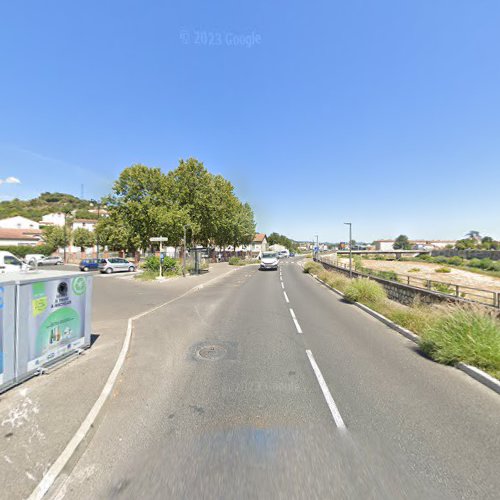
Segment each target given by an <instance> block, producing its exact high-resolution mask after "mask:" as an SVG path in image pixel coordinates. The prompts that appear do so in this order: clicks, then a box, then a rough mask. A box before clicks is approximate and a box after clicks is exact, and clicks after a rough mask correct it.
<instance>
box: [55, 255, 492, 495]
mask: <svg viewBox="0 0 500 500" xmlns="http://www.w3.org/2000/svg"><path fill="white" fill-rule="evenodd" d="M499 415H500V398H499V397H498V395H497V394H495V393H493V392H492V391H491V390H489V389H487V388H484V387H483V386H481V385H480V384H478V383H477V382H475V381H473V380H471V379H469V378H468V377H467V376H466V375H465V374H463V373H462V372H459V371H458V370H455V369H453V368H450V367H445V366H441V365H438V364H435V363H433V362H432V361H430V360H428V359H426V358H424V357H423V356H421V355H420V354H419V353H418V351H417V350H416V348H415V346H414V344H412V343H411V342H409V341H408V340H406V339H404V338H403V337H401V336H399V335H398V334H397V333H395V332H394V331H392V330H390V329H389V328H388V327H386V326H385V325H383V324H381V323H380V322H378V321H377V320H375V319H374V318H372V317H371V316H369V315H367V314H366V313H364V312H363V311H361V310H359V309H358V308H356V307H354V306H352V305H349V304H346V303H344V302H343V301H342V300H341V299H340V298H339V297H337V296H336V295H335V294H333V293H332V292H331V291H329V290H328V289H326V288H325V287H323V286H321V285H320V284H318V283H317V282H315V281H314V280H312V279H311V278H310V277H309V276H307V275H305V274H303V273H302V271H301V268H300V267H299V265H297V264H296V262H295V261H294V260H292V259H287V260H285V261H282V264H281V272H279V271H278V272H273V271H267V272H260V271H258V270H257V268H256V267H255V266H249V267H246V268H242V269H240V270H238V271H236V272H234V273H232V274H230V275H229V276H228V277H226V278H225V279H224V280H221V281H219V282H217V283H215V284H212V285H207V286H206V287H205V288H203V289H202V290H200V291H199V292H196V293H195V294H191V295H188V296H186V297H184V298H182V299H180V300H178V301H177V302H175V303H174V304H172V305H170V306H166V307H164V308H161V309H159V310H157V311H155V312H154V313H151V314H149V315H147V316H145V317H143V318H142V319H140V320H138V321H137V322H136V323H135V327H134V333H133V340H132V345H131V348H130V352H129V355H128V358H127V361H126V363H125V366H124V369H123V372H122V373H121V375H120V377H119V381H118V383H117V385H116V387H115V390H114V393H113V395H112V397H111V399H110V401H109V402H108V403H107V405H106V406H105V408H104V410H103V414H102V415H101V417H100V418H99V421H98V422H97V423H96V426H95V430H94V432H93V434H92V436H90V438H89V440H88V442H87V443H86V447H85V449H84V450H80V454H79V456H78V459H77V460H74V461H73V462H72V464H71V466H72V467H71V469H69V468H68V470H66V471H65V473H64V474H63V475H62V476H61V478H60V479H59V480H58V481H57V483H56V485H55V487H54V488H53V489H52V490H51V492H50V494H51V496H52V498H57V499H58V500H61V499H62V498H71V499H88V498H103V499H104V498H134V499H135V498H158V499H160V498H162V499H163V498H273V499H275V498H287V499H288V498H384V499H386V498H415V499H416V498H419V499H420V498H439V499H442V498H498V494H499V493H498V492H499V491H500V473H499V471H500V458H499V457H500V453H499V452H500V419H499Z"/></svg>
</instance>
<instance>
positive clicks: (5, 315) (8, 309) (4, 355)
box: [0, 274, 16, 392]
mask: <svg viewBox="0 0 500 500" xmlns="http://www.w3.org/2000/svg"><path fill="white" fill-rule="evenodd" d="M15 319H16V283H15V281H14V280H13V279H12V277H11V276H10V275H9V274H0V392H1V391H2V390H4V389H6V388H8V387H9V386H10V385H12V384H13V383H14V381H15V376H16V372H15V334H16V329H15Z"/></svg>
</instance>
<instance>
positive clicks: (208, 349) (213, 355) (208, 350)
mask: <svg viewBox="0 0 500 500" xmlns="http://www.w3.org/2000/svg"><path fill="white" fill-rule="evenodd" d="M226 352H227V350H226V349H225V348H224V347H222V346H221V345H207V346H204V347H202V348H201V349H199V350H198V356H200V358H203V359H221V358H223V357H224V356H225V355H226Z"/></svg>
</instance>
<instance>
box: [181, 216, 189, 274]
mask: <svg viewBox="0 0 500 500" xmlns="http://www.w3.org/2000/svg"><path fill="white" fill-rule="evenodd" d="M183 227H184V248H183V249H182V250H183V251H182V275H183V276H184V277H186V228H188V227H191V226H190V225H189V224H184V226H183Z"/></svg>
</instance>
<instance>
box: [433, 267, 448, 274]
mask: <svg viewBox="0 0 500 500" xmlns="http://www.w3.org/2000/svg"><path fill="white" fill-rule="evenodd" d="M434 272H436V273H451V269H450V268H449V267H438V268H437V269H435V270H434Z"/></svg>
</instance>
